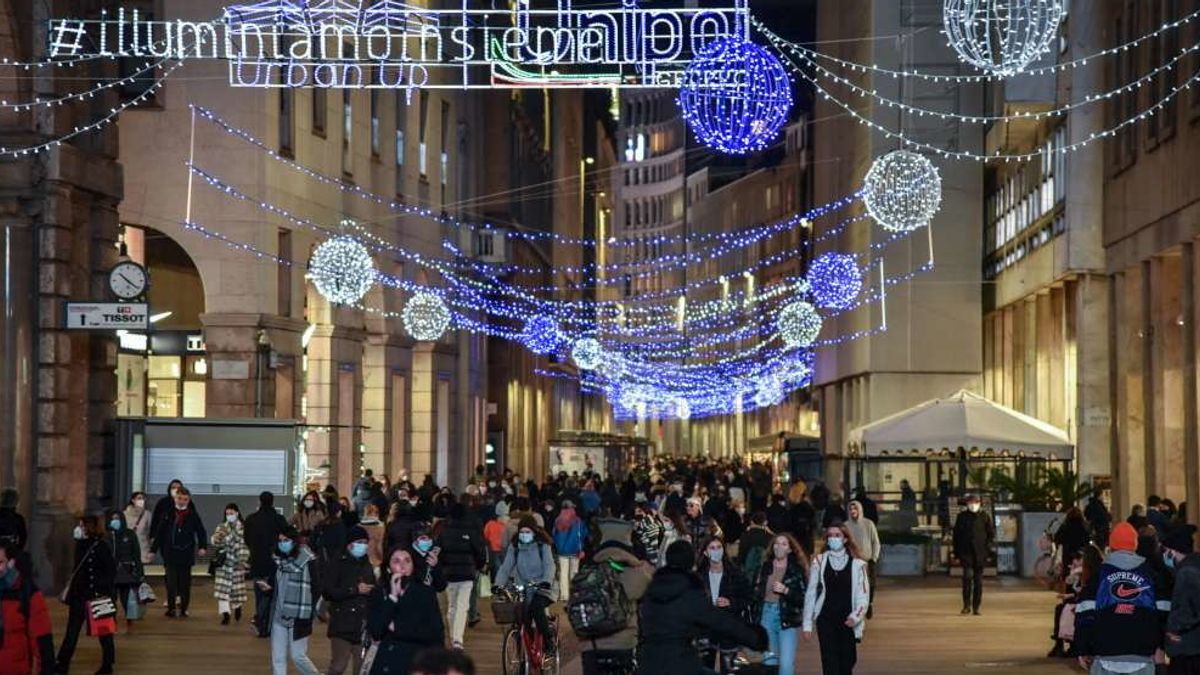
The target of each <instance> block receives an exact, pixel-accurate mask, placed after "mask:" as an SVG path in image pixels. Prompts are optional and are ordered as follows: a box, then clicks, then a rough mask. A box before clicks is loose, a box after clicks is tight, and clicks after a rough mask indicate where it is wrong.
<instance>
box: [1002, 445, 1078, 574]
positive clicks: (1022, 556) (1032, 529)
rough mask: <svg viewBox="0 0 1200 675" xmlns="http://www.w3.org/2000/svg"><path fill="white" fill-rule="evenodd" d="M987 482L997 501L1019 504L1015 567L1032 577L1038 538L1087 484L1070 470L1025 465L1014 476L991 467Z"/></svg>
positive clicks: (1052, 528) (1053, 526) (1046, 531)
mask: <svg viewBox="0 0 1200 675" xmlns="http://www.w3.org/2000/svg"><path fill="white" fill-rule="evenodd" d="M988 484H989V486H990V487H991V489H992V490H994V491H995V492H996V493H997V495H999V496H1001V497H1002V499H1001V500H1000V501H1002V502H1003V503H1008V504H1013V505H1015V506H1018V507H1020V511H1021V512H1020V513H1019V514H1018V521H1019V527H1020V530H1019V535H1018V536H1019V538H1020V543H1019V548H1018V555H1019V563H1020V565H1019V569H1020V571H1021V576H1025V577H1029V576H1033V574H1034V566H1035V564H1036V563H1037V559H1038V557H1039V556H1040V555H1041V553H1042V550H1041V547H1040V546H1039V545H1038V542H1039V539H1041V537H1042V535H1043V534H1045V533H1052V532H1053V531H1054V530H1055V529H1057V522H1058V521H1059V520H1060V519H1061V513H1062V512H1063V511H1066V510H1067V509H1069V508H1071V507H1072V506H1074V505H1075V504H1077V503H1078V502H1079V500H1080V499H1081V498H1082V497H1084V496H1086V495H1087V494H1088V490H1089V487H1088V485H1087V483H1084V482H1081V481H1080V480H1079V477H1078V476H1077V475H1076V474H1075V473H1073V472H1070V471H1062V470H1059V469H1048V470H1045V471H1030V470H1029V468H1025V470H1021V471H1018V474H1017V475H1016V476H1011V475H1009V474H1008V473H1007V472H1005V471H1003V470H1001V469H993V470H992V473H991V476H990V478H989V480H988Z"/></svg>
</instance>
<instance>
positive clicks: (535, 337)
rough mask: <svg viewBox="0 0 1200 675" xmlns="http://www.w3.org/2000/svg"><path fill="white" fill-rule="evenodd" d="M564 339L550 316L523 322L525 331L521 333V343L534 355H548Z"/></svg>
mask: <svg viewBox="0 0 1200 675" xmlns="http://www.w3.org/2000/svg"><path fill="white" fill-rule="evenodd" d="M565 339H566V338H565V337H564V336H563V333H562V329H561V328H559V326H558V321H557V320H555V319H554V317H551V316H544V315H543V316H535V317H533V318H532V319H530V320H529V321H526V322H525V330H523V331H521V342H522V343H524V345H525V347H526V348H528V349H529V351H531V352H533V353H534V354H542V355H545V354H549V353H551V352H553V351H554V350H556V349H558V346H559V345H561V344H562V343H563V340H565Z"/></svg>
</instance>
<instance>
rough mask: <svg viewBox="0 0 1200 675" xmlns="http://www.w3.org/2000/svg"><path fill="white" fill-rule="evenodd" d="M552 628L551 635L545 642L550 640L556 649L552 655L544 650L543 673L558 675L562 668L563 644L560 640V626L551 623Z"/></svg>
mask: <svg viewBox="0 0 1200 675" xmlns="http://www.w3.org/2000/svg"><path fill="white" fill-rule="evenodd" d="M550 626H551V627H550V632H551V635H550V637H549V638H545V640H549V641H550V642H551V644H553V646H554V647H553V651H552V652H550V653H547V652H546V650H545V649H543V650H542V672H543V673H550V675H558V673H559V670H560V668H562V643H561V642H559V639H558V624H557V623H551V624H550ZM543 644H544V642H543Z"/></svg>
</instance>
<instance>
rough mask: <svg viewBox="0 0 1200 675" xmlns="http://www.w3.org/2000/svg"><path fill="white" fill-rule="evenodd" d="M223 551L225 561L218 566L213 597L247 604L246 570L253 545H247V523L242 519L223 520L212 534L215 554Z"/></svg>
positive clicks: (232, 603) (248, 566)
mask: <svg viewBox="0 0 1200 675" xmlns="http://www.w3.org/2000/svg"><path fill="white" fill-rule="evenodd" d="M221 552H223V553H224V554H225V563H224V564H222V565H220V566H218V567H217V568H216V576H215V577H214V578H213V597H214V598H216V599H217V600H225V601H227V602H229V603H230V604H231V605H234V606H239V605H244V604H246V570H247V569H249V568H250V547H249V546H247V545H246V532H245V526H244V525H243V524H242V523H241V522H240V521H234V522H233V524H230V523H228V522H224V523H221V524H220V525H218V526H217V529H215V530H213V535H212V554H213V555H214V556H216V555H218V554H219V553H221Z"/></svg>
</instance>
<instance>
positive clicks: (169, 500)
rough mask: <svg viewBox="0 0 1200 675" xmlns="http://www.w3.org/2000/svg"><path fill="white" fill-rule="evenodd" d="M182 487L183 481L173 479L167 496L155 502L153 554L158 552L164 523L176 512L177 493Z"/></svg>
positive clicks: (151, 535) (151, 530) (152, 534)
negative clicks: (158, 539) (159, 535)
mask: <svg viewBox="0 0 1200 675" xmlns="http://www.w3.org/2000/svg"><path fill="white" fill-rule="evenodd" d="M181 487H183V481H181V480H179V479H178V478H175V479H172V480H171V482H170V483H167V496H166V497H163V498H161V499H159V500H158V501H156V502H154V512H153V514H152V515H151V517H150V550H151V552H155V551H158V541H157V537H158V532H159V530H161V529H162V526H163V523H164V522H166V521H167V520H168V517H169V516H170V515H171V514H172V513H174V512H175V493H176V492H178V491H179V488H181Z"/></svg>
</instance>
